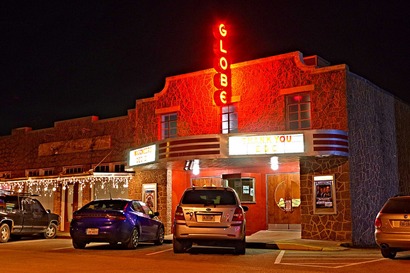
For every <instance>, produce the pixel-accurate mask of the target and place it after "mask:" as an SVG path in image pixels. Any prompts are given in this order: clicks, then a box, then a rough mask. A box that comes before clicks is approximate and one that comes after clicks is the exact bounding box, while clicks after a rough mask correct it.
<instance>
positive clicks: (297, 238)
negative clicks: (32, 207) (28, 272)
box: [57, 230, 351, 251]
mask: <svg viewBox="0 0 410 273" xmlns="http://www.w3.org/2000/svg"><path fill="white" fill-rule="evenodd" d="M57 238H70V234H69V233H68V232H61V231H59V232H58V233H57ZM164 243H166V244H172V234H168V235H165V239H164ZM350 245H351V244H350V243H349V242H335V241H326V240H310V239H302V238H301V235H300V230H261V231H258V232H256V233H253V234H251V235H249V236H246V247H247V248H261V249H280V250H306V251H343V250H348V249H349V247H350Z"/></svg>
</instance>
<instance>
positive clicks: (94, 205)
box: [82, 200, 128, 210]
mask: <svg viewBox="0 0 410 273" xmlns="http://www.w3.org/2000/svg"><path fill="white" fill-rule="evenodd" d="M127 203H128V201H125V200H96V201H93V202H91V203H89V204H87V205H85V206H84V207H83V208H82V209H86V210H123V209H124V207H125V205H126V204H127Z"/></svg>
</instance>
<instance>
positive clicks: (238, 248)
mask: <svg viewBox="0 0 410 273" xmlns="http://www.w3.org/2000/svg"><path fill="white" fill-rule="evenodd" d="M245 253H246V241H245V238H244V239H243V240H240V241H239V242H236V244H235V254H239V255H244V254H245Z"/></svg>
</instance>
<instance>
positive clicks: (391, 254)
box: [381, 247, 397, 259]
mask: <svg viewBox="0 0 410 273" xmlns="http://www.w3.org/2000/svg"><path fill="white" fill-rule="evenodd" d="M381 252H382V256H383V257H384V258H389V259H394V258H395V257H396V254H397V251H394V250H392V249H391V248H389V247H387V248H382V249H381Z"/></svg>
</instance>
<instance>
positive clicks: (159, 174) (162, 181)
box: [128, 169, 171, 233]
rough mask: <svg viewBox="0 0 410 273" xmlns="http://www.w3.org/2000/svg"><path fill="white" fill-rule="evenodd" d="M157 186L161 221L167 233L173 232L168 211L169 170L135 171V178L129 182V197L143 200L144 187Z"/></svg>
mask: <svg viewBox="0 0 410 273" xmlns="http://www.w3.org/2000/svg"><path fill="white" fill-rule="evenodd" d="M151 183H156V184H157V211H158V212H159V219H160V220H161V221H162V222H163V223H164V225H165V232H166V233H170V232H171V225H170V222H169V219H168V217H167V216H168V214H170V213H171V212H169V211H168V210H167V205H168V197H167V192H168V190H167V170H166V169H157V170H146V171H138V170H136V171H135V176H134V177H133V179H132V180H131V181H130V182H129V185H128V196H129V197H130V198H132V199H137V200H142V185H143V184H151Z"/></svg>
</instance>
